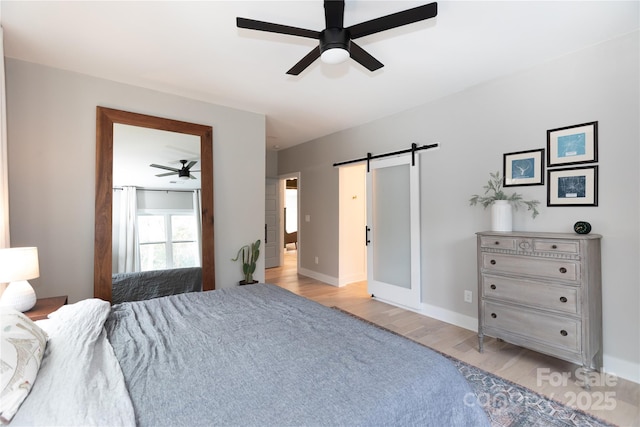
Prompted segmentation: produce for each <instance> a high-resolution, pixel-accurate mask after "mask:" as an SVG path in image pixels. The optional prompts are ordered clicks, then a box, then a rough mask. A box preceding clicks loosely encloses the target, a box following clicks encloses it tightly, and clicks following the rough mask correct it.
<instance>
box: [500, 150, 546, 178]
mask: <svg viewBox="0 0 640 427" xmlns="http://www.w3.org/2000/svg"><path fill="white" fill-rule="evenodd" d="M503 169H504V184H503V185H504V186H505V187H515V186H518V185H543V184H544V149H543V148H541V149H539V150H529V151H517V152H515V153H505V154H504V155H503Z"/></svg>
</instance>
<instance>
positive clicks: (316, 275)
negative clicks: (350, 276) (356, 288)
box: [298, 267, 345, 286]
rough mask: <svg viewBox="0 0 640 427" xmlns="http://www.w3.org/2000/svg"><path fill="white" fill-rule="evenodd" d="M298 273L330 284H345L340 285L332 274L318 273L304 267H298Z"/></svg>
mask: <svg viewBox="0 0 640 427" xmlns="http://www.w3.org/2000/svg"><path fill="white" fill-rule="evenodd" d="M298 274H300V275H302V276H306V277H310V278H312V279H316V280H319V281H321V282H324V283H326V284H328V285H331V286H344V285H345V284H342V285H340V284H339V283H338V279H337V278H335V277H333V276H327V275H326V274H322V273H318V272H317V271H313V270H307V269H306V268H302V267H300V268H299V269H298Z"/></svg>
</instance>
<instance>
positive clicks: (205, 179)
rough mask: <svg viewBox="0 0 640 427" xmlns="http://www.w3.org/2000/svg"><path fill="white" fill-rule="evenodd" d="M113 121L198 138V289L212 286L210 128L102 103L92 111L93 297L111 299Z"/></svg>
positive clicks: (211, 166)
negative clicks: (93, 192) (199, 213)
mask: <svg viewBox="0 0 640 427" xmlns="http://www.w3.org/2000/svg"><path fill="white" fill-rule="evenodd" d="M114 124H123V125H130V126H139V127H143V128H149V129H158V130H163V131H169V132H177V133H182V134H188V135H195V136H197V137H199V138H200V161H201V163H200V174H201V207H202V236H201V239H202V240H201V243H202V258H201V264H202V290H205V291H206V290H213V289H215V265H214V229H213V221H214V220H213V128H212V127H211V126H205V125H199V124H195V123H188V122H182V121H178V120H172V119H167V118H161V117H155V116H148V115H145V114H139V113H132V112H128V111H122V110H116V109H111V108H106V107H100V106H99V107H97V111H96V199H95V247H94V291H93V292H94V297H96V298H100V299H103V300H105V301H111V300H112V292H111V288H112V273H113V267H112V251H113V247H112V224H113V152H114V151H113V147H114Z"/></svg>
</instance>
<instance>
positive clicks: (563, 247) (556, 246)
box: [533, 240, 580, 254]
mask: <svg viewBox="0 0 640 427" xmlns="http://www.w3.org/2000/svg"><path fill="white" fill-rule="evenodd" d="M579 249H580V244H579V243H578V242H572V241H553V240H534V241H533V250H534V251H536V252H559V253H565V254H577V253H578V251H579Z"/></svg>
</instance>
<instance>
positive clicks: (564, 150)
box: [547, 122, 598, 168]
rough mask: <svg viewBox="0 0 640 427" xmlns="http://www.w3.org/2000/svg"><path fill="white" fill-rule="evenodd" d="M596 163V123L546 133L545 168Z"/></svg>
mask: <svg viewBox="0 0 640 427" xmlns="http://www.w3.org/2000/svg"><path fill="white" fill-rule="evenodd" d="M597 161H598V122H590V123H583V124H580V125H575V126H567V127H563V128H558V129H551V130H548V131H547V167H550V168H551V167H554V166H562V165H575V164H579V163H595V162H597Z"/></svg>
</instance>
